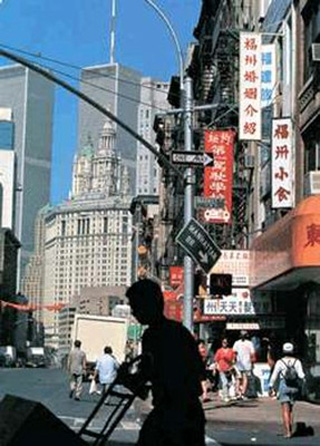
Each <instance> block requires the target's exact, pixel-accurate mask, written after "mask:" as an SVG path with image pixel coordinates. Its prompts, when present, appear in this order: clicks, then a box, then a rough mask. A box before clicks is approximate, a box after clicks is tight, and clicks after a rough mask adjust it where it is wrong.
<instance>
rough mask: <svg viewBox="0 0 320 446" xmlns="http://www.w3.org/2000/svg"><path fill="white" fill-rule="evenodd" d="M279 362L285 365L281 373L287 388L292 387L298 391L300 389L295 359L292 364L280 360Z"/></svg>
mask: <svg viewBox="0 0 320 446" xmlns="http://www.w3.org/2000/svg"><path fill="white" fill-rule="evenodd" d="M281 361H282V362H283V363H284V364H285V366H286V370H285V371H284V373H283V378H284V380H285V383H286V385H287V386H288V387H293V388H296V389H298V388H299V387H300V378H299V375H298V372H297V370H296V368H295V366H294V365H295V363H296V361H297V360H296V359H295V360H294V362H293V363H292V364H287V363H286V362H285V361H283V360H282V359H281Z"/></svg>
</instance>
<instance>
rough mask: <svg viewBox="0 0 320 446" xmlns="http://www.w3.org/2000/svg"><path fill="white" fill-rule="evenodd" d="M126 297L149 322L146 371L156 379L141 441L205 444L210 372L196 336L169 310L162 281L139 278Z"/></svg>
mask: <svg viewBox="0 0 320 446" xmlns="http://www.w3.org/2000/svg"><path fill="white" fill-rule="evenodd" d="M126 296H127V297H128V299H129V304H130V306H131V310H132V313H133V315H134V316H135V318H136V319H137V320H138V321H139V322H140V323H141V324H142V325H147V326H148V327H147V329H146V330H145V331H144V334H143V337H142V364H141V374H142V375H143V376H144V379H145V380H148V381H149V382H150V383H151V392H152V397H153V401H152V404H153V409H152V411H151V412H150V413H149V415H148V416H147V418H146V420H145V421H144V423H143V426H142V428H141V431H140V434H139V439H138V443H137V445H138V446H150V445H152V446H204V445H205V429H204V427H205V417H204V412H203V408H202V405H201V401H200V396H201V394H202V388H201V381H202V380H203V379H204V376H205V371H204V367H203V362H202V361H201V357H200V355H199V352H198V348H197V344H196V341H195V339H194V337H193V336H192V334H191V333H190V331H189V330H188V329H187V328H186V327H184V326H183V325H182V324H181V323H179V322H176V321H174V320H170V319H167V318H166V317H165V316H164V315H163V309H164V299H163V294H162V291H161V288H160V286H159V285H158V284H157V283H156V282H154V281H152V280H150V279H143V280H140V281H138V282H135V283H134V284H133V285H132V286H131V287H130V288H129V289H128V290H127V292H126Z"/></svg>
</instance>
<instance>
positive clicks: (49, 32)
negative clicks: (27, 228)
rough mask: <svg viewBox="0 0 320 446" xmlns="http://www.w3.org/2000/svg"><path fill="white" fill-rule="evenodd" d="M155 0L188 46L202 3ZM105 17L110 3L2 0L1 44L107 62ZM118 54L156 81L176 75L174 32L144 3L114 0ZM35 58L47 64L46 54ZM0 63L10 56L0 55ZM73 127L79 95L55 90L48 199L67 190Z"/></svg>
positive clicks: (85, 62) (80, 61)
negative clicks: (41, 57)
mask: <svg viewBox="0 0 320 446" xmlns="http://www.w3.org/2000/svg"><path fill="white" fill-rule="evenodd" d="M154 1H155V2H156V3H157V4H158V6H159V7H161V8H162V10H163V11H164V12H165V14H166V15H167V17H168V18H169V19H170V21H171V23H172V26H173V28H174V29H175V32H176V34H177V36H178V38H179V41H180V43H181V46H182V48H183V50H184V51H185V50H186V48H187V45H188V43H189V42H191V41H192V40H193V36H192V32H193V29H194V27H195V25H196V24H197V21H198V18H199V13H200V9H201V3H202V0H154ZM110 17H111V0H2V2H1V3H0V43H1V45H8V46H10V47H12V48H13V49H19V50H23V51H26V52H31V53H40V54H41V55H42V56H44V57H48V58H52V59H55V60H58V61H62V62H66V63H68V64H72V65H75V66H77V67H84V66H92V65H98V64H103V63H108V62H109V32H110ZM24 57H28V55H26V54H24ZM28 58H29V57H28ZM115 58H116V61H117V62H119V63H121V64H123V65H125V66H129V67H132V68H135V69H137V70H140V71H141V72H142V73H143V74H144V75H148V76H153V77H156V78H158V79H160V80H169V79H170V77H171V76H172V75H173V74H175V73H177V72H178V63H177V59H176V53H175V47H174V44H173V42H172V39H171V36H170V34H169V32H168V30H167V28H166V26H165V24H164V22H163V21H162V20H161V19H160V17H159V15H157V14H156V12H155V11H154V9H152V8H151V7H150V6H149V5H148V4H147V3H146V2H145V0H117V29H116V51H115ZM30 60H34V59H30ZM37 61H38V63H41V64H47V62H46V61H45V60H43V59H38V60H37ZM0 63H1V65H4V64H7V63H10V61H6V60H5V59H1V60H0ZM55 68H57V69H59V70H61V71H64V72H68V73H69V74H72V76H74V77H76V78H78V77H79V72H78V71H75V70H73V71H70V69H68V68H65V67H62V66H58V65H56V66H55ZM57 75H58V74H57ZM63 79H64V80H66V79H65V78H63ZM68 82H70V83H72V84H73V85H74V86H77V81H76V80H72V79H68ZM0 99H1V98H0ZM76 132H77V99H76V98H74V97H73V96H72V95H71V94H70V93H68V92H65V91H63V90H62V89H61V88H59V87H58V88H57V92H56V103H55V113H54V128H53V168H52V183H51V184H52V187H51V189H52V190H51V200H52V203H58V202H61V201H62V200H63V199H65V198H66V197H67V195H68V191H69V189H70V184H71V166H72V160H73V156H74V152H75V150H76Z"/></svg>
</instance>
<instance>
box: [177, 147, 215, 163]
mask: <svg viewBox="0 0 320 446" xmlns="http://www.w3.org/2000/svg"><path fill="white" fill-rule="evenodd" d="M171 161H172V163H173V164H182V165H186V166H208V165H210V164H211V165H213V157H212V156H210V154H208V153H202V152H199V151H189V152H183V151H179V150H176V151H173V152H172V154H171Z"/></svg>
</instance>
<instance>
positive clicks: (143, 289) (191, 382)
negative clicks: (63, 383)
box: [68, 279, 305, 446]
mask: <svg viewBox="0 0 320 446" xmlns="http://www.w3.org/2000/svg"><path fill="white" fill-rule="evenodd" d="M126 296H127V298H128V300H129V305H130V306H131V310H132V314H133V315H134V316H135V318H136V319H137V321H138V322H140V323H141V324H142V325H144V326H146V327H147V329H146V330H145V332H144V334H143V337H142V358H143V361H141V368H140V370H139V373H140V375H141V376H142V377H143V378H144V379H145V381H148V382H150V383H151V393H152V397H153V401H152V403H153V406H154V409H153V410H152V412H151V413H150V415H149V416H148V417H147V419H146V421H145V423H144V425H143V427H142V429H141V432H140V437H139V441H138V443H137V444H138V445H139V446H147V445H149V444H151V441H152V439H154V438H157V439H158V443H157V445H158V444H159V446H160V445H161V446H162V445H164V444H165V445H166V446H170V445H171V444H172V445H173V444H174V445H181V446H182V445H183V446H185V445H189V444H190V445H191V444H192V446H203V445H204V425H205V417H204V412H203V408H202V404H201V402H202V403H206V402H207V401H210V395H211V393H212V392H218V394H219V397H220V399H221V401H222V402H223V403H228V402H230V401H231V400H246V399H248V398H253V397H257V396H259V394H262V389H261V380H260V378H259V377H258V376H256V375H255V364H256V363H257V361H258V360H259V359H261V357H262V355H263V356H264V358H263V359H264V360H265V361H266V362H267V363H268V365H269V367H270V376H269V396H270V397H271V398H277V399H278V400H279V403H280V407H281V416H282V424H283V430H284V437H285V438H291V437H292V436H293V434H294V432H293V431H294V429H293V407H294V404H295V401H296V400H297V399H298V397H299V395H301V392H302V389H303V387H304V382H305V373H304V370H303V367H302V363H301V361H300V360H299V359H298V358H297V357H296V356H295V347H294V344H293V343H291V342H285V343H284V344H283V345H282V346H281V348H279V342H278V343H275V342H274V339H273V340H272V339H269V338H263V339H260V338H259V337H258V336H252V337H251V338H250V337H249V333H248V332H247V331H245V330H242V331H241V332H240V335H239V338H238V339H237V340H235V341H234V342H233V343H232V345H230V343H229V339H228V338H227V337H226V336H223V337H222V338H221V339H220V340H218V345H217V343H216V345H215V346H213V344H212V345H211V346H209V345H207V343H206V342H205V340H204V339H200V338H196V337H194V336H192V335H191V333H190V332H189V331H188V330H187V329H186V328H185V327H184V326H183V325H182V324H181V323H178V322H175V321H172V320H169V319H167V318H166V317H165V316H164V314H163V305H164V303H163V294H162V291H161V288H160V287H159V285H158V284H157V283H155V282H153V281H151V280H149V279H143V280H139V281H138V282H136V283H134V284H133V285H132V286H131V287H130V288H129V289H128V290H127V293H126ZM214 347H215V348H214ZM263 350H264V353H262V351H263ZM119 369H121V365H119V363H118V361H117V359H116V358H115V357H114V355H113V351H112V347H111V346H105V347H104V349H103V352H102V354H101V356H100V357H99V358H98V359H97V362H96V365H95V369H94V373H93V375H92V377H91V378H92V380H91V385H90V390H89V392H90V393H97V394H104V393H105V392H106V391H107V389H108V387H109V386H110V384H111V383H112V382H113V381H114V380H115V378H116V377H117V375H118V373H119ZM85 370H86V354H85V352H84V351H83V350H82V349H81V341H80V340H76V341H75V342H74V348H73V349H72V350H71V352H70V354H69V356H68V371H69V376H70V394H69V396H70V398H73V397H74V399H75V400H80V397H81V393H82V391H83V386H82V383H83V375H84V373H85ZM199 404H200V405H199ZM191 421H192V422H191ZM177 426H179V429H177Z"/></svg>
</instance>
